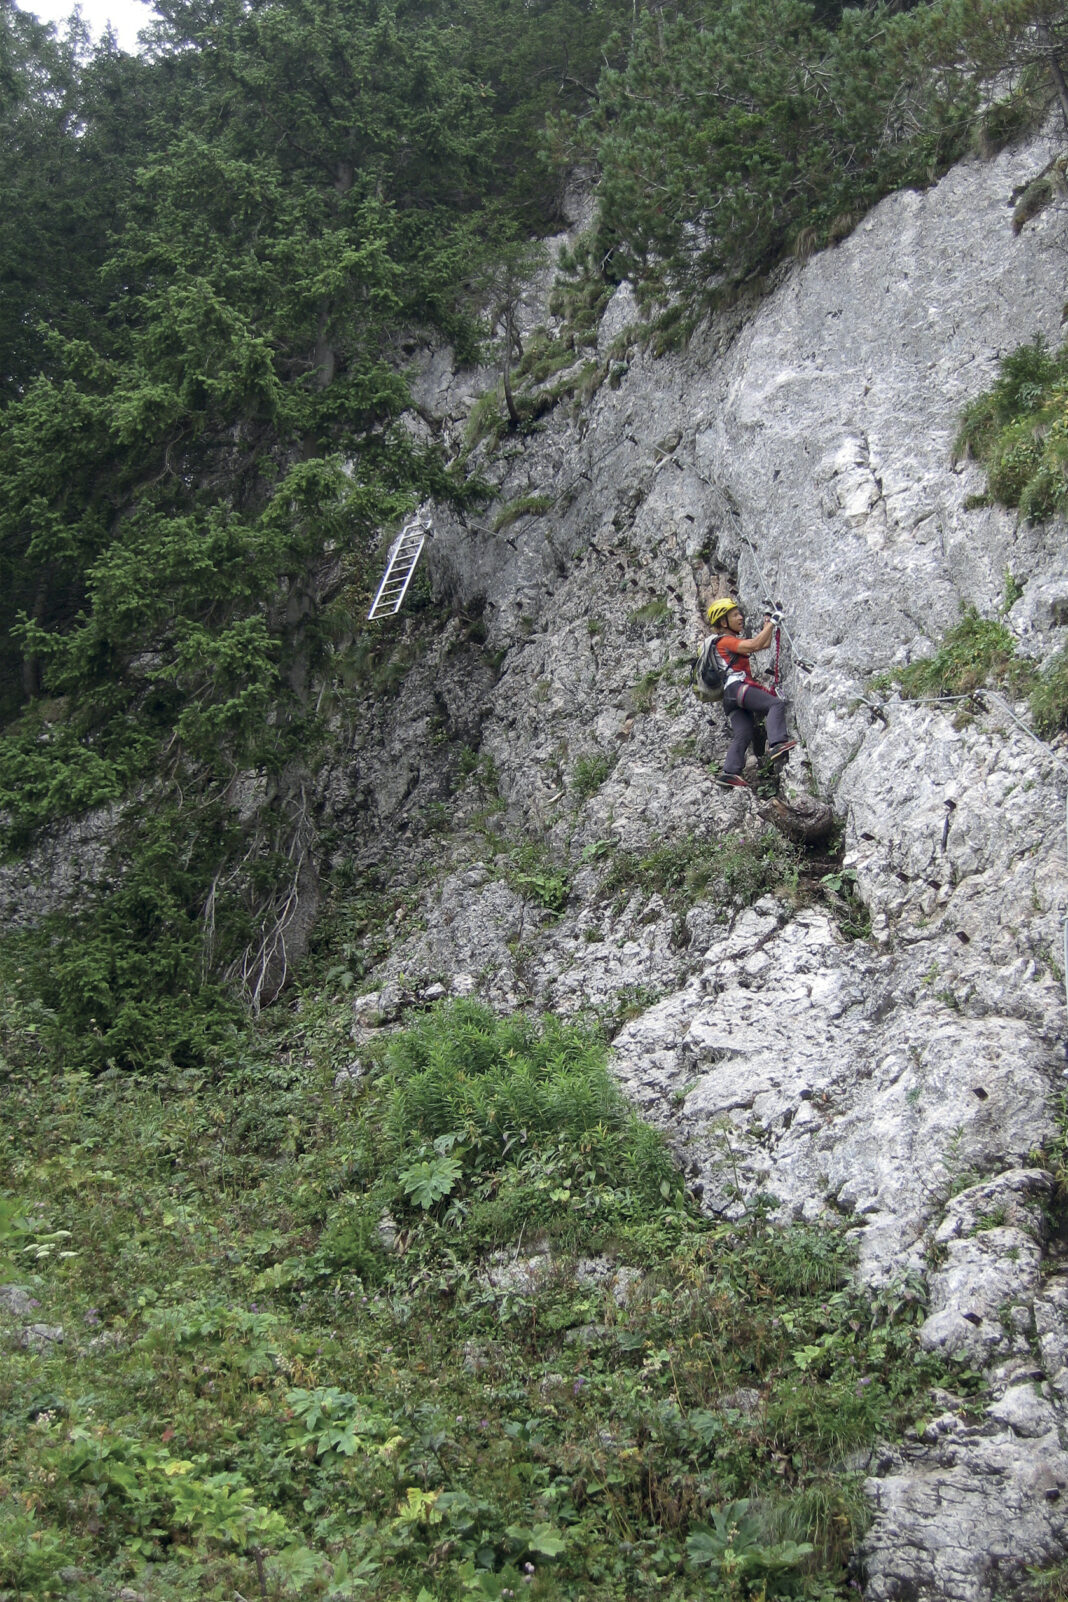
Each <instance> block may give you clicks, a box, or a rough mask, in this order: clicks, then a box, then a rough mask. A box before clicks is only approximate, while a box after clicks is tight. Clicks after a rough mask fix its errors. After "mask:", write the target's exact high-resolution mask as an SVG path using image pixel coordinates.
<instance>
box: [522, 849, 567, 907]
mask: <svg viewBox="0 0 1068 1602" xmlns="http://www.w3.org/2000/svg"><path fill="white" fill-rule="evenodd" d="M507 877H508V883H509V884H510V885H511V886H512V888H513V890H515V891H517V892H518V893H519V894H520V895H521V896H524V897H525V898H526V899H527V900H528V901H533V902H534V903H535V904H536V905H537V906H539V907H543V908H544V910H545V911H546V912H552V913H557V914H559V913H561V912H563V911H565V910H566V908H567V903H568V901H569V900H570V898H571V876H570V874H569V873H568V872H567V870H566V868H563V867H561V866H560V865H559V864H558V863H556V862H555V861H554V860H553V858H552V856H551V855H550V854H549V853H548V852H547V851H546V850H545V848H544V847H542V846H539V845H538V844H537V843H536V842H535V841H527V842H526V843H524V844H522V845H519V846H517V847H516V848H515V849H514V850H513V851H512V853H511V857H510V859H509V863H508V869H507Z"/></svg>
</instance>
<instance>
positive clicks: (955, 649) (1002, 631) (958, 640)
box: [895, 606, 1018, 699]
mask: <svg viewBox="0 0 1068 1602" xmlns="http://www.w3.org/2000/svg"><path fill="white" fill-rule="evenodd" d="M1014 673H1018V665H1017V663H1016V642H1015V640H1014V639H1013V636H1012V633H1011V631H1010V630H1009V629H1008V628H1007V627H1006V625H1005V624H1004V623H1002V622H1001V621H1000V620H999V619H996V618H982V617H980V616H979V613H978V612H977V611H976V609H975V607H974V606H969V607H966V608H965V609H964V611H963V613H962V615H961V620H960V622H959V623H955V624H954V625H953V627H952V628H951V629H950V630H949V631H948V633H947V634H946V637H945V639H944V640H943V642H942V644H941V645H940V646H939V648H938V650H937V651H936V652H935V654H934V655H933V656H930V657H924V658H923V659H922V660H921V661H919V662H912V663H910V664H909V666H908V667H906V668H901V669H899V670H898V671H897V672H896V673H895V678H896V679H897V682H898V684H899V686H900V688H901V693H902V695H903V696H905V697H906V699H907V698H910V697H911V698H916V697H920V696H941V695H968V694H970V692H971V691H972V690H978V689H979V688H981V686H982V685H984V684H989V683H991V682H992V681H993V682H994V683H995V684H1001V683H1004V682H1005V681H1006V679H1008V678H1010V677H1012V676H1013V675H1014Z"/></svg>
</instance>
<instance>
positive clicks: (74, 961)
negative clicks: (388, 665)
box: [0, 0, 1058, 1066]
mask: <svg viewBox="0 0 1068 1602" xmlns="http://www.w3.org/2000/svg"><path fill="white" fill-rule="evenodd" d="M161 14H162V17H163V21H162V22H161V23H159V25H158V26H157V28H156V30H155V40H154V45H153V48H152V50H151V52H150V53H149V54H148V55H147V56H146V57H145V58H143V59H142V58H130V57H126V56H123V55H121V54H119V53H118V52H116V51H114V50H113V49H111V48H110V47H108V46H104V47H101V48H100V49H99V50H96V51H89V50H87V49H86V47H85V45H84V42H79V41H77V40H73V41H67V42H65V43H63V42H58V41H57V40H56V39H55V38H54V37H53V36H52V34H51V33H50V32H49V31H48V30H46V29H43V28H41V27H39V26H38V25H36V24H35V23H34V22H33V21H32V20H31V19H27V18H25V17H24V16H22V14H21V13H19V12H17V11H16V10H15V9H14V8H13V7H11V6H6V7H5V8H4V9H3V10H2V11H0V41H2V45H3V57H2V59H3V63H4V78H3V98H2V101H0V139H2V141H3V150H4V156H5V161H4V183H5V208H4V216H3V218H2V219H0V285H2V294H0V844H2V846H3V848H4V849H6V850H8V851H15V852H17V851H21V850H24V849H25V848H26V847H27V846H29V845H30V844H31V843H32V842H33V841H34V840H35V839H37V838H39V837H40V835H41V833H42V831H48V830H50V829H54V828H55V827H57V826H58V827H62V826H63V825H64V823H65V822H66V821H67V820H70V819H73V818H78V817H79V816H81V815H83V814H85V813H87V812H91V811H94V810H96V809H101V808H108V807H110V808H111V809H112V810H111V813H110V819H111V822H110V824H109V826H108V828H107V831H106V840H107V850H106V851H104V852H102V853H101V860H100V863H99V867H98V871H97V875H96V885H95V889H94V885H93V884H92V883H90V882H88V881H83V883H82V885H81V887H80V905H79V911H78V915H77V919H76V920H74V921H72V920H70V919H63V918H61V919H59V920H58V922H57V923H55V924H53V925H52V926H50V927H49V928H47V929H42V930H40V931H39V932H38V935H37V936H36V937H27V938H28V941H29V946H34V941H35V940H36V945H35V949H34V950H30V949H29V946H28V947H27V950H26V953H25V960H26V963H27V971H28V972H35V973H38V974H39V975H40V976H41V984H42V996H43V998H44V999H45V1001H46V1002H47V1004H48V1005H49V1006H50V1007H52V1008H53V1009H55V1010H56V1011H58V1012H59V1013H61V1014H63V1015H64V1016H65V1017H66V1018H67V1020H68V1023H69V1026H70V1028H71V1029H72V1030H73V1031H74V1032H75V1033H76V1034H77V1036H78V1037H79V1039H81V1040H82V1041H83V1042H84V1041H86V1040H95V1041H97V1042H98V1043H99V1049H98V1050H97V1051H96V1053H95V1059H96V1061H97V1063H98V1064H102V1063H106V1062H108V1061H112V1062H115V1063H117V1064H119V1065H127V1066H144V1065H147V1064H148V1063H151V1062H162V1061H165V1060H167V1059H168V1058H171V1059H173V1060H175V1061H177V1062H185V1061H191V1060H195V1059H196V1058H197V1056H198V1054H200V1053H202V1051H203V1050H204V1049H205V1048H206V1046H207V1045H208V1044H209V1043H210V1041H211V1040H212V1039H213V1038H214V1037H215V1035H216V1034H217V1032H218V1027H219V1012H218V1008H219V1001H220V996H221V994H222V991H221V990H220V982H222V983H223V984H224V985H226V986H229V987H230V988H231V989H236V990H238V991H242V992H243V993H244V996H245V998H246V1000H251V1001H252V1002H253V1004H255V1005H258V1004H260V1003H261V1002H265V1001H269V1000H270V999H271V998H272V997H273V996H274V995H276V994H277V993H278V992H279V990H280V988H281V986H282V985H283V984H284V982H285V981H286V980H287V979H288V977H289V971H288V960H287V957H286V941H285V927H286V919H287V917H288V916H289V915H290V912H291V909H292V907H293V906H294V905H295V903H296V902H298V901H299V900H300V899H301V898H302V897H304V898H306V896H307V894H308V890H309V885H310V884H313V881H314V877H315V872H316V863H317V860H318V857H319V850H318V846H317V823H316V808H315V804H314V790H315V775H316V772H317V770H318V767H319V765H320V764H321V760H322V754H323V751H324V749H325V747H326V744H327V742H328V741H329V739H330V738H331V737H332V736H331V734H330V731H329V727H328V719H327V716H326V715H325V713H324V705H325V707H326V708H327V710H329V711H330V712H332V713H333V714H335V715H343V712H344V704H345V689H344V679H345V671H344V658H345V656H346V653H347V652H349V651H350V650H351V649H352V646H353V643H354V639H355V636H356V634H357V632H358V623H357V621H356V620H357V619H358V618H359V616H360V613H361V611H362V609H363V608H364V606H365V604H366V596H367V590H368V586H369V583H370V581H371V578H372V577H373V569H374V566H375V564H376V563H377V561H378V559H379V557H380V541H381V539H382V535H383V531H385V530H386V529H388V528H391V527H394V526H395V525H396V522H397V520H398V519H399V518H400V517H401V516H402V515H403V514H404V513H405V512H406V511H407V510H408V509H410V508H411V507H412V506H413V505H414V504H416V503H417V502H418V501H420V500H421V499H423V498H424V497H426V496H434V497H436V498H437V499H439V500H444V501H447V500H449V499H450V498H452V499H459V498H464V497H471V496H475V495H477V494H478V491H479V485H478V484H477V482H475V481H473V480H470V479H468V478H466V477H465V476H464V473H463V471H462V469H461V468H460V467H459V466H456V465H453V466H449V465H447V464H446V462H445V461H444V459H443V456H442V454H441V451H440V450H439V449H438V448H437V447H436V446H435V445H433V444H423V443H417V441H416V436H413V434H412V433H411V432H410V431H409V430H408V429H406V428H405V427H404V426H403V423H402V421H401V419H402V414H403V413H404V412H405V410H406V408H407V407H408V405H409V399H410V397H409V393H408V385H407V381H406V377H405V371H404V363H405V359H406V357H405V348H406V345H407V342H408V339H409V337H410V334H411V331H412V330H413V329H415V328H421V329H430V330H434V331H436V332H437V334H438V335H439V336H441V337H442V338H446V339H448V340H450V341H451V342H452V344H453V346H454V348H455V349H456V350H457V351H458V353H459V354H460V355H461V356H466V357H470V356H472V355H473V354H474V353H475V351H476V350H477V349H478V347H479V341H480V339H481V338H482V337H483V335H484V334H485V332H486V330H485V329H484V328H482V327H480V325H479V322H478V316H477V314H478V312H479V310H480V308H481V307H482V306H483V305H484V304H485V303H486V301H487V297H488V301H489V302H492V304H493V316H494V317H497V316H502V317H503V318H504V320H505V323H506V325H507V327H508V329H509V335H508V338H509V342H510V343H509V350H508V352H507V360H506V363H505V367H506V373H505V381H504V394H503V400H502V402H501V405H500V407H499V416H498V417H495V420H494V423H493V427H494V428H495V429H497V430H498V431H501V430H507V429H508V428H515V427H517V426H528V425H529V424H530V422H531V420H532V419H533V418H534V417H535V416H536V415H537V414H538V410H539V408H544V407H547V406H550V405H553V404H556V402H557V401H558V400H559V399H561V398H563V397H565V396H567V397H571V398H574V397H575V396H576V395H581V394H582V393H586V391H587V386H592V387H595V386H596V384H598V383H600V382H602V381H604V380H605V379H610V377H611V374H610V370H609V369H610V364H608V363H604V364H601V365H598V364H596V363H593V364H588V363H587V364H584V365H583V364H582V345H583V342H584V341H586V340H588V338H589V337H590V328H589V326H588V324H589V322H590V321H591V319H592V318H593V317H594V316H595V312H596V308H597V307H599V306H600V305H601V304H602V302H603V299H604V296H605V294H606V293H607V292H608V289H609V287H610V283H611V281H612V280H614V279H615V278H618V276H619V275H620V274H621V273H623V272H630V273H633V274H635V275H636V276H637V278H638V283H639V289H640V290H641V291H642V293H643V294H647V295H651V296H654V297H657V296H661V297H662V296H665V295H666V296H669V297H674V302H675V311H676V312H681V311H683V310H684V309H686V308H688V309H689V311H690V312H691V313H695V310H696V309H699V308H700V307H701V306H702V305H704V304H705V303H706V301H707V296H708V294H709V293H710V292H714V291H716V290H717V289H718V288H722V287H723V286H724V285H726V284H729V283H737V282H739V281H741V280H744V279H745V278H746V277H748V276H749V275H751V274H753V273H754V272H757V271H761V270H763V269H764V268H766V267H767V266H768V265H769V264H770V263H771V262H773V261H774V260H776V259H778V257H779V256H781V254H782V252H783V251H784V250H787V249H791V248H794V249H798V250H802V249H806V250H807V249H811V248H815V247H816V246H817V245H819V244H820V243H821V242H823V241H825V240H827V239H829V238H833V237H836V235H838V234H840V233H841V231H842V230H843V229H844V228H846V227H848V226H849V225H850V221H851V219H853V218H854V217H855V216H857V215H858V214H859V213H860V212H861V211H862V210H863V208H864V207H865V206H867V205H868V204H870V203H871V201H872V200H874V199H875V198H877V197H878V196H879V195H880V194H882V193H885V192H886V190H887V189H888V188H890V187H893V186H894V185H896V184H900V183H903V182H926V181H928V180H929V179H930V177H932V176H933V175H934V174H935V173H936V172H937V171H938V170H939V168H940V166H941V165H943V164H944V163H945V161H946V160H947V159H948V158H949V157H950V156H951V155H952V154H953V153H954V152H955V151H956V150H958V149H959V148H961V145H962V141H963V140H964V139H965V137H966V135H967V133H968V131H969V130H970V129H971V128H972V127H973V126H974V124H975V122H976V118H977V115H978V113H977V106H978V104H979V101H980V99H981V97H982V92H983V91H982V84H983V83H984V82H985V81H986V80H987V79H989V78H990V76H991V75H992V74H996V73H1001V78H1000V79H999V84H1000V85H1001V87H1005V86H1006V85H1007V86H1008V88H1009V102H1010V103H1014V102H1013V97H1014V96H1016V97H1017V98H1019V94H1024V92H1025V91H1026V93H1027V94H1031V93H1032V91H1033V84H1031V79H1032V78H1033V77H1034V74H1035V72H1036V71H1038V70H1039V69H1042V70H1044V68H1045V65H1048V60H1046V58H1050V59H1053V58H1054V57H1055V56H1056V51H1057V48H1058V37H1057V30H1056V27H1055V26H1054V24H1055V21H1056V19H1055V18H1054V19H1051V18H1049V17H1046V15H1045V12H1044V11H1043V8H1042V6H1041V5H1040V4H1039V3H1038V0H1011V3H1007V0H997V3H996V4H995V3H993V0H932V3H931V4H929V5H924V6H919V7H912V8H900V7H898V6H887V7H880V6H876V7H873V8H867V7H864V8H848V7H847V8H845V9H842V8H841V7H840V6H838V5H835V4H827V3H825V0H821V3H820V4H817V5H808V4H805V3H804V0H746V3H745V4H741V5H736V6H726V5H724V4H722V3H721V0H678V3H675V4H671V5H667V6H661V5H639V6H633V5H631V4H630V3H629V0H628V3H626V4H624V3H623V0H589V3H588V4H586V5H583V6H575V5H573V4H569V3H565V0H539V3H538V4H536V5H533V6H531V5H525V4H524V5H520V4H519V3H518V0H471V3H470V4H469V5H466V6H464V7H462V8H459V9H458V8H456V7H455V6H452V5H448V4H445V3H444V0H430V3H423V0H419V3H416V0H402V3H400V4H397V5H394V6H391V7H382V6H380V5H379V4H377V0H338V3H336V4H334V3H330V4H326V3H324V0H298V3H295V4H291V3H288V0H287V3H286V4H284V5H283V4H280V3H275V0H264V3H261V4H256V5H253V6H243V5H240V4H237V3H236V0H213V3H212V4H211V5H207V6H205V5H200V4H185V3H182V0H167V3H165V4H164V5H163V6H162V8H161ZM1036 22H1037V23H1040V24H1042V25H1043V26H1046V27H1047V29H1052V32H1047V34H1046V35H1045V36H1043V37H1045V38H1047V39H1048V45H1043V46H1042V48H1041V49H1039V48H1038V47H1037V46H1034V45H1033V44H1032V45H1027V47H1026V48H1025V42H1026V41H1029V40H1033V39H1035V38H1038V37H1039V36H1038V35H1037V34H1035V33H1034V29H1033V27H1032V24H1035V23H1036ZM1028 52H1030V57H1031V58H1032V59H1026V58H1027V57H1028ZM1043 52H1045V55H1044V56H1043ZM1006 72H1007V73H1008V78H1006ZM1029 75H1030V76H1029ZM1029 86H1030V87H1029ZM1025 98H1026V96H1025ZM1027 103H1028V104H1029V105H1030V104H1032V101H1028V102H1027ZM1003 104H1004V103H1003ZM984 115H989V114H988V113H984ZM1003 120H1004V118H1003ZM576 156H579V157H584V158H587V159H588V160H589V161H590V162H592V163H593V168H594V170H595V171H596V172H598V173H599V174H600V180H599V188H598V197H599V213H598V220H597V222H596V226H595V230H594V234H593V237H592V240H591V241H588V242H587V246H586V248H585V252H583V251H581V250H580V251H579V253H578V255H577V256H576V258H575V262H576V264H581V263H584V264H585V265H584V266H581V265H579V267H578V270H579V275H580V278H581V275H582V274H583V273H585V274H586V275H587V276H589V277H591V282H590V283H588V284H583V283H581V282H580V284H579V285H578V286H577V287H575V286H572V288H571V289H570V290H567V289H565V290H564V291H562V298H563V299H564V300H566V301H567V302H568V304H569V305H570V306H571V307H572V308H573V310H574V313H575V316H576V318H577V319H578V321H577V322H576V326H575V328H574V329H573V330H572V338H571V342H570V345H569V346H568V348H567V349H566V350H565V351H563V352H559V351H552V352H549V351H544V350H543V351H538V350H535V349H532V350H531V351H530V352H521V351H513V349H512V341H513V338H514V329H513V325H512V323H511V321H510V320H509V319H510V318H511V310H510V308H511V306H512V299H514V295H513V291H514V289H515V283H516V282H517V281H518V280H517V277H516V274H517V273H518V272H519V271H520V268H519V265H517V264H521V262H522V261H523V260H525V259H527V255H529V252H527V247H526V244H525V241H526V240H527V239H528V237H529V234H530V231H531V230H532V229H538V228H545V227H547V226H549V225H550V224H551V223H552V221H553V219H554V217H555V216H556V207H557V203H558V196H559V191H560V189H561V187H562V184H563V182H564V179H565V177H566V172H567V165H566V164H567V162H568V161H571V160H574V159H575V158H576ZM553 159H555V161H556V163H557V164H556V165H555V166H554V164H553ZM525 252H526V254H525ZM480 297H481V299H480ZM510 297H512V298H511V299H510ZM580 323H581V326H579V324H580ZM407 348H408V349H410V348H411V347H410V345H407ZM513 355H515V356H516V358H517V365H516V373H517V380H518V379H519V378H521V379H523V381H524V382H528V383H533V382H535V381H538V382H542V383H544V382H546V381H548V382H549V383H550V388H549V389H548V390H546V391H544V392H543V393H539V394H538V395H535V396H533V397H529V396H520V397H518V399H517V397H516V396H515V395H514V394H513V392H512V388H511V384H510V370H511V363H512V358H513ZM571 358H574V360H573V361H571ZM565 359H566V360H567V361H568V362H570V366H569V368H568V371H567V372H563V373H562V376H561V377H559V378H555V377H554V373H558V372H562V369H561V368H560V365H559V364H560V362H561V361H565ZM576 404H577V402H576ZM541 509H542V506H541V503H540V502H539V503H538V505H537V506H535V505H534V502H533V501H531V502H530V505H527V504H526V503H523V505H521V506H520V507H519V510H526V511H535V512H536V511H538V510H541ZM512 511H513V514H514V513H515V508H514V507H513V509H512ZM166 840H170V841H171V842H172V845H173V849H172V850H171V851H170V852H168V851H167V850H166V849H161V845H160V842H161V841H166ZM94 896H95V901H94ZM146 950H150V951H151V952H152V953H153V954H152V955H151V956H150V957H146V955H145V953H146ZM224 1010H225V1009H224ZM224 1027H229V1022H228V1021H227V1023H226V1024H225V1026H224ZM87 1031H88V1033H87ZM79 1049H80V1048H79ZM82 1055H83V1057H84V1056H85V1053H84V1052H83V1053H82Z"/></svg>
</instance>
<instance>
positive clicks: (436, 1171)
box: [397, 1157, 463, 1212]
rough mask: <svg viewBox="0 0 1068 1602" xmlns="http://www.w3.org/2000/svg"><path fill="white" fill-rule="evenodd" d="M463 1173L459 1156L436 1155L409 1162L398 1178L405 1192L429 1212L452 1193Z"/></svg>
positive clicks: (416, 1203)
mask: <svg viewBox="0 0 1068 1602" xmlns="http://www.w3.org/2000/svg"><path fill="white" fill-rule="evenodd" d="M462 1173H463V1164H462V1163H461V1162H460V1160H459V1159H458V1158H456V1157H434V1158H432V1159H425V1158H424V1159H423V1161H421V1162H417V1163H411V1164H409V1166H408V1167H407V1168H402V1169H401V1171H400V1173H399V1174H398V1175H397V1178H398V1179H399V1180H400V1184H401V1188H402V1190H403V1191H404V1194H405V1195H406V1196H408V1197H409V1198H410V1199H411V1200H412V1201H413V1202H414V1203H415V1205H416V1206H417V1207H421V1208H422V1209H423V1211H424V1212H427V1211H429V1209H430V1208H431V1207H433V1206H435V1205H436V1203H438V1202H439V1201H441V1200H442V1199H443V1198H444V1197H445V1196H448V1195H449V1194H450V1192H451V1191H452V1190H453V1189H454V1188H455V1186H456V1182H457V1180H458V1179H459V1178H460V1175H461V1174H462Z"/></svg>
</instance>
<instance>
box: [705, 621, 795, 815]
mask: <svg viewBox="0 0 1068 1602" xmlns="http://www.w3.org/2000/svg"><path fill="white" fill-rule="evenodd" d="M706 615H707V617H708V621H709V622H710V623H711V625H712V627H713V628H714V629H715V630H716V636H717V638H716V655H717V656H718V657H719V659H720V661H721V662H722V663H723V666H724V667H725V668H726V669H727V681H726V684H725V685H724V689H723V710H724V711H725V712H726V714H727V720H728V722H729V723H730V726H731V743H730V745H729V746H728V748H727V755H726V757H725V758H724V761H723V772H722V773H719V774H717V775H716V783H717V784H722V785H724V786H726V787H727V788H728V789H731V790H747V789H748V788H749V786H748V785H747V784H746V782H745V780H744V779H743V778H742V769H743V768H744V766H745V756H746V752H747V751H748V749H749V747H750V746H751V745H754V744H757V745H758V748H759V746H761V745H763V729H762V728H760V729H758V727H757V725H758V721H759V722H760V723H764V721H765V720H766V724H767V739H768V741H769V742H770V743H769V745H768V748H767V760H768V761H769V762H772V763H775V762H779V761H781V760H782V759H783V758H784V757H786V755H787V753H788V752H790V751H792V750H793V748H794V746H795V745H796V744H797V741H796V740H791V739H790V738H789V737H788V735H787V732H786V703H785V702H784V701H780V699H779V697H778V696H777V695H776V693H775V691H774V690H769V689H768V688H767V686H766V685H763V684H761V683H759V682H758V680H756V679H755V678H754V677H753V675H752V674H751V673H750V671H749V658H750V656H752V655H753V654H754V653H755V652H756V651H764V650H766V649H767V647H768V646H769V645H770V644H771V642H772V639H773V638H774V634H775V625H776V622H777V621H778V622H781V621H782V615H781V613H780V614H778V616H777V617H776V616H775V615H768V614H767V613H765V616H764V622H763V624H762V625H761V629H760V632H759V634H755V635H754V636H753V638H752V639H751V640H746V639H743V638H742V629H743V628H744V627H745V618H744V616H743V615H742V609H741V607H740V606H739V605H738V602H737V601H734V600H731V598H730V597H729V596H724V597H721V598H720V599H719V600H718V601H713V602H712V605H711V606H710V607H709V608H708V612H707V614H706Z"/></svg>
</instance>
